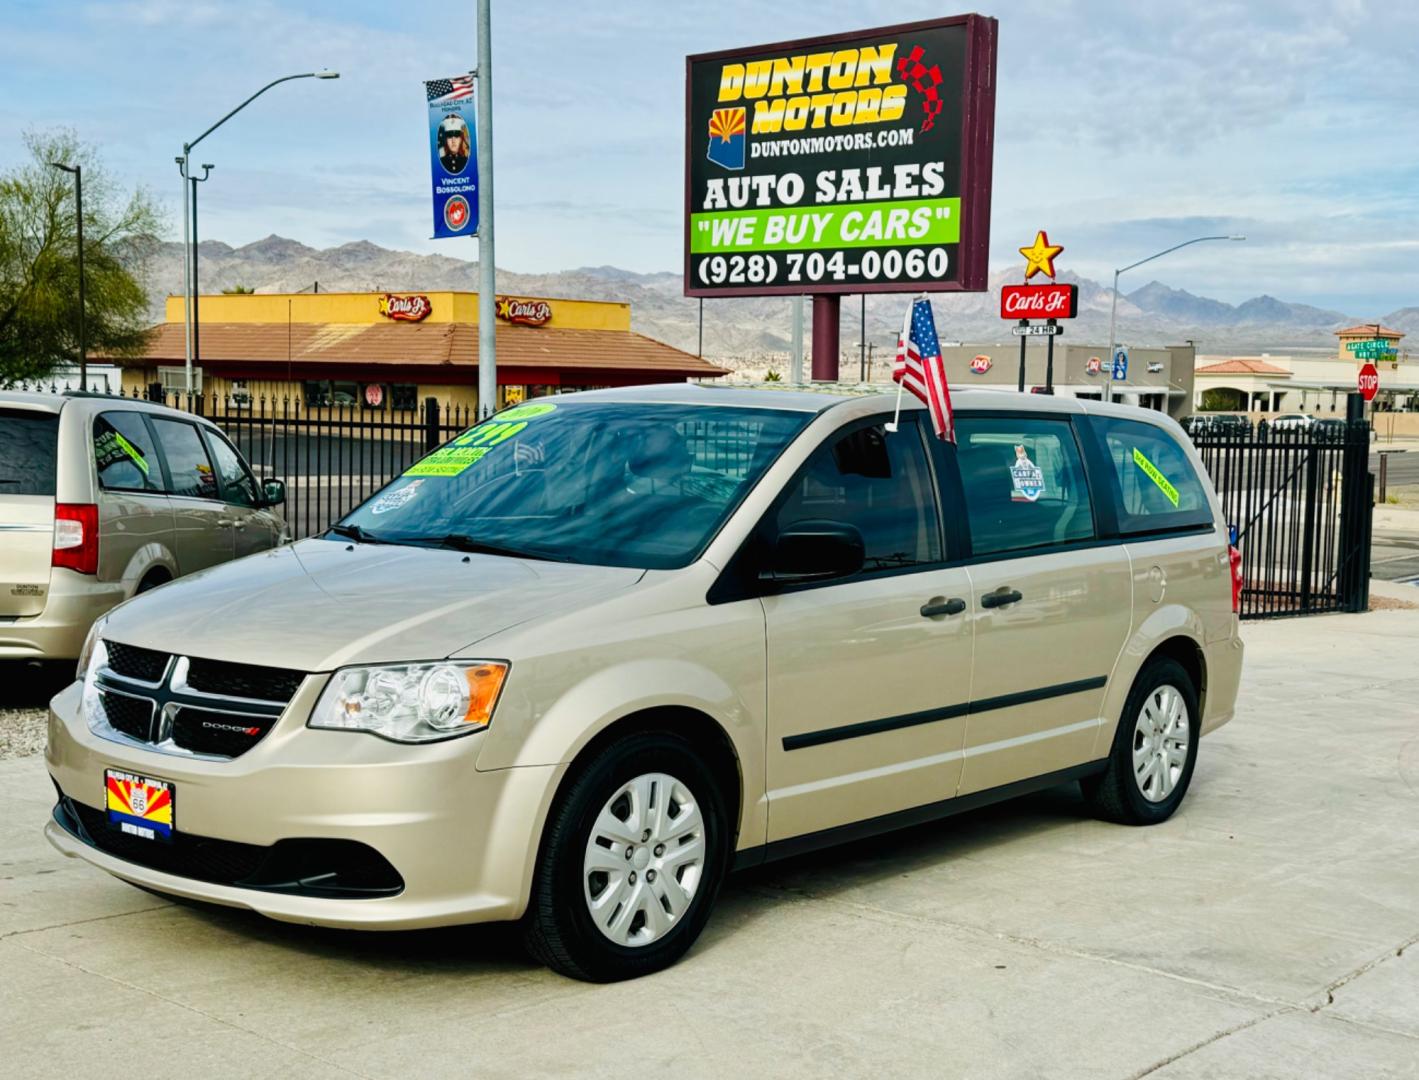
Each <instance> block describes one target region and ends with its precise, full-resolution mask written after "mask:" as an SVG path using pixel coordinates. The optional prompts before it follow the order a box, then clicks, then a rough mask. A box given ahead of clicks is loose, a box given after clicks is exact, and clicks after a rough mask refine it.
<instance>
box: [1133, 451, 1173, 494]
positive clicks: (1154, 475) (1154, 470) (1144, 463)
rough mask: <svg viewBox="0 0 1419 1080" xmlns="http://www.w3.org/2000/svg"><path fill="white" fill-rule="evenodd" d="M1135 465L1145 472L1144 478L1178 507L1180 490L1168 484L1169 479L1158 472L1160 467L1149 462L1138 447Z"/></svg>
mask: <svg viewBox="0 0 1419 1080" xmlns="http://www.w3.org/2000/svg"><path fill="white" fill-rule="evenodd" d="M1133 463H1134V464H1135V465H1137V466H1138V467H1139V468H1140V469H1142V470H1143V475H1144V476H1146V477H1148V479H1149V480H1152V481H1153V483H1155V484H1157V485H1158V490H1159V491H1161V492H1162V493H1163V494H1164V495H1166V496H1167V497H1168V502H1170V503H1172V504H1173V506H1177V505H1178V489H1177V488H1175V487H1173V485H1172V484H1170V483H1168V478H1167V477H1166V476H1164V475H1163V474H1162V473H1161V472H1159V471H1158V466H1156V465H1154V464H1153V463H1152V462H1151V461H1149V460H1148V458H1147V457H1146V456H1145V455H1144V453H1143V451H1142V450H1140V449H1138V447H1136V446H1135V447H1134V448H1133Z"/></svg>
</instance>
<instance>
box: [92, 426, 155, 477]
mask: <svg viewBox="0 0 1419 1080" xmlns="http://www.w3.org/2000/svg"><path fill="white" fill-rule="evenodd" d="M94 457H95V459H96V463H97V465H98V469H99V471H100V472H102V471H103V470H104V469H106V468H108V467H109V466H110V465H112V464H113V463H114V462H116V461H122V460H123V459H124V458H125V457H127V458H130V459H132V461H133V464H135V465H137V466H138V468H140V469H141V470H143V475H144V476H147V475H148V461H147V459H146V458H145V457H144V456H143V453H142V451H141V450H139V449H138V448H137V447H136V446H134V445H133V444H132V443H131V442H129V441H128V440H127V439H125V438H124V437H123V436H122V435H120V434H119V433H118V432H117V431H113V430H109V431H105V432H104V433H103V434H102V435H100V436H99V437H98V438H97V439H95V440H94Z"/></svg>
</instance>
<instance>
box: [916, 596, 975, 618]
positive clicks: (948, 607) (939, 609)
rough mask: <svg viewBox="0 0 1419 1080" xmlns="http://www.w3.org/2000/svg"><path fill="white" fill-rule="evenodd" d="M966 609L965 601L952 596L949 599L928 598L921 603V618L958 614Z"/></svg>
mask: <svg viewBox="0 0 1419 1080" xmlns="http://www.w3.org/2000/svg"><path fill="white" fill-rule="evenodd" d="M965 610H966V602H965V601H964V600H962V599H961V598H960V597H956V596H953V597H951V599H950V600H936V599H933V600H930V601H928V602H927V603H925V604H922V605H921V614H922V617H923V618H927V619H934V618H936V617H937V616H940V615H959V614H961V612H963V611H965Z"/></svg>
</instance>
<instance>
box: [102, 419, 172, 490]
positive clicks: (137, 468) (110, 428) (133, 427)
mask: <svg viewBox="0 0 1419 1080" xmlns="http://www.w3.org/2000/svg"><path fill="white" fill-rule="evenodd" d="M152 444H153V439H152V436H151V435H149V434H148V425H147V424H145V423H143V416H142V414H141V413H138V412H106V413H101V414H99V415H98V416H96V417H95V418H94V466H95V467H96V468H97V469H98V474H99V486H100V487H102V488H103V489H104V490H105V491H150V492H158V491H161V490H162V487H163V483H162V480H163V478H162V476H161V473H160V470H159V466H158V456H157V454H155V453H154V452H153V445H152Z"/></svg>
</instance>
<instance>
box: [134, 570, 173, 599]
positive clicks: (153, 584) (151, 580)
mask: <svg viewBox="0 0 1419 1080" xmlns="http://www.w3.org/2000/svg"><path fill="white" fill-rule="evenodd" d="M171 580H172V578H170V577H169V576H168V575H167V574H166V573H165V572H164V571H162V570H150V571H149V572H148V573H147V575H145V576H144V578H143V580H142V581H140V582H138V588H137V589H135V590H134V592H133V595H134V596H137V595H138V594H139V593H145V592H148V591H149V590H150V589H156V588H157V587H158V586H159V585H166V584H167V583H168V582H169V581H171Z"/></svg>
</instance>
